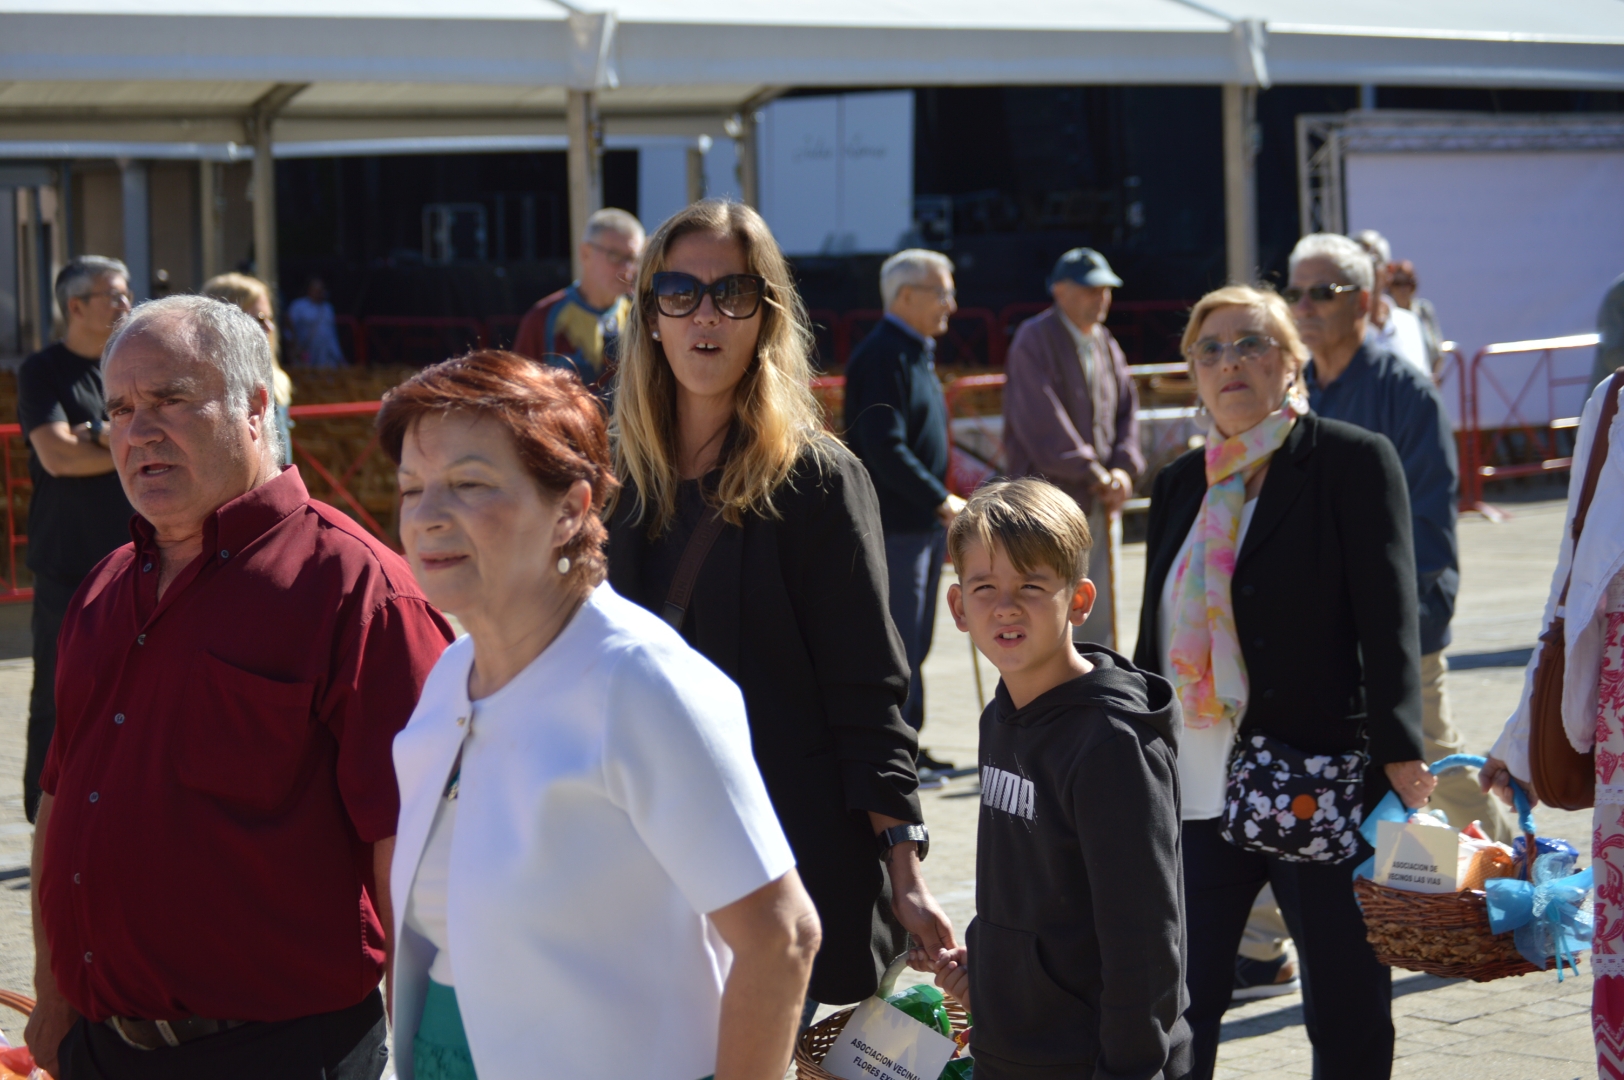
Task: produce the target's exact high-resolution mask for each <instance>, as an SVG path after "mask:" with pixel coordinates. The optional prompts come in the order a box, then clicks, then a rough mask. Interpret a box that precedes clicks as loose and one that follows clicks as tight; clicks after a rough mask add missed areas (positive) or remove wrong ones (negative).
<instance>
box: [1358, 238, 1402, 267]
mask: <svg viewBox="0 0 1624 1080" xmlns="http://www.w3.org/2000/svg"><path fill="white" fill-rule="evenodd" d="M1353 240H1354V243H1356V244H1358V245H1359V246H1360V247H1362V248H1364V249H1365V251H1366V252H1368V253H1369V255H1370V257H1371V258H1372V259H1375V260H1377V261H1378V262H1380V263H1381V264H1382V265H1383V266H1386V265H1387V264H1388V263H1390V262H1392V261H1393V245H1392V244H1389V243H1388V242H1387V237H1385V236H1383V235H1382V234H1381V233H1379V232H1377V231H1376V230H1375V229H1360V230H1359V231H1358V232H1356V233H1354V234H1353Z"/></svg>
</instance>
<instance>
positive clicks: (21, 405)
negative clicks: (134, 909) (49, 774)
mask: <svg viewBox="0 0 1624 1080" xmlns="http://www.w3.org/2000/svg"><path fill="white" fill-rule="evenodd" d="M56 303H57V307H59V308H60V309H61V311H62V318H63V319H64V320H65V321H66V323H67V331H66V332H65V333H64V334H63V335H62V340H61V341H58V342H54V343H53V344H51V345H48V346H46V347H45V348H43V349H41V350H40V351H39V352H37V353H35V354H34V355H33V356H30V357H29V358H28V359H26V360H24V361H23V366H22V368H21V369H20V370H19V371H18V372H17V421H18V423H20V424H21V425H22V429H23V437H24V438H25V439H27V440H28V451H29V453H28V476H29V479H31V480H32V481H33V483H34V495H33V498H32V499H30V500H29V504H28V569H30V570H31V571H33V573H34V615H33V620H32V622H31V624H30V629H31V630H32V632H33V637H34V689H33V691H32V692H31V693H30V694H29V697H28V756H27V758H26V760H25V762H24V764H23V810H24V812H25V813H26V814H27V815H28V820H29V821H33V820H34V816H35V811H36V809H37V808H38V806H39V796H40V789H39V775H40V770H41V769H42V768H44V766H45V751H46V750H47V749H48V748H49V747H50V745H51V733H52V732H53V731H55V730H56V639H57V635H58V633H60V631H61V629H62V620H63V618H64V617H65V616H66V615H67V613H68V602H69V601H70V600H72V599H73V594H74V593H75V592H77V591H78V589H79V583H80V582H81V581H83V580H84V577H85V575H86V574H88V573H90V571H91V569H92V568H93V567H95V565H96V564H97V563H99V562H101V560H102V558H103V557H104V556H105V555H106V554H107V553H108V552H110V551H112V550H113V549H114V548H116V547H119V546H121V545H123V544H127V543H129V541H130V518H131V516H132V515H133V514H134V513H135V511H134V510H132V509H130V501H129V500H128V499H126V498H125V497H124V488H123V487H122V485H120V484H119V480H118V474H117V473H116V472H114V471H113V455H112V452H111V451H109V450H108V449H107V428H106V426H105V425H106V421H107V405H106V402H105V401H104V400H103V396H104V394H103V389H102V371H101V353H102V348H103V347H104V346H105V345H106V344H107V339H108V338H109V337H110V336H111V335H112V333H113V328H114V327H115V326H117V325H118V323H119V320H121V319H123V318H124V316H125V315H127V314H128V313H129V310H130V285H129V271H128V270H126V269H125V267H124V264H123V263H122V262H119V261H118V260H117V259H109V258H104V257H103V256H100V255H81V256H80V257H79V258H77V259H74V260H73V261H72V262H70V263H68V265H66V266H64V267H63V268H62V270H61V272H60V273H58V274H57V275H56Z"/></svg>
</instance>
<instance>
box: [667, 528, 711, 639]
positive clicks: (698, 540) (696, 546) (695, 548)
mask: <svg viewBox="0 0 1624 1080" xmlns="http://www.w3.org/2000/svg"><path fill="white" fill-rule="evenodd" d="M725 524H726V522H724V521H723V520H722V511H721V510H720V509H718V508H717V507H714V506H708V507H706V508H705V516H704V517H702V518H700V519H699V526H698V527H697V528H696V529H694V534H693V535H692V536H690V537H689V538H688V546H687V547H685V548H683V549H682V561H681V562H679V563H678V564H677V576H676V577H674V578H672V579H671V591H670V592H669V593H667V594H666V597H665V610H663V611H662V612H660V616H661V617H662V618H663V619H665V621H666V623H667V624H668V625H669V626H670V627H671V629H673V630H676V631H678V632H679V633H680V632H681V631H682V620H683V618H684V617H685V616H686V615H687V614H688V601H689V600H690V599H692V598H693V595H694V583H695V582H697V581H698V580H699V571H700V570H701V569H703V568H704V566H705V558H706V556H708V555H709V554H710V550H711V548H712V547H713V546H714V545H715V543H716V538H717V537H718V536H721V535H722V526H723V525H725Z"/></svg>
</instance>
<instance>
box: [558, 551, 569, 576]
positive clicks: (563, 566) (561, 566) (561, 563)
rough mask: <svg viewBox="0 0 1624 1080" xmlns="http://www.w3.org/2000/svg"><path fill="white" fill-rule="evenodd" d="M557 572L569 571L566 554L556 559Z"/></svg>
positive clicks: (565, 572) (564, 572)
mask: <svg viewBox="0 0 1624 1080" xmlns="http://www.w3.org/2000/svg"><path fill="white" fill-rule="evenodd" d="M558 572H559V573H560V574H567V573H569V572H570V557H569V556H568V555H565V556H563V557H562V558H560V559H559V560H558Z"/></svg>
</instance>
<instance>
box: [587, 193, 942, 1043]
mask: <svg viewBox="0 0 1624 1080" xmlns="http://www.w3.org/2000/svg"><path fill="white" fill-rule="evenodd" d="M637 282H638V286H637V296H636V302H635V305H634V307H633V311H632V316H631V321H630V323H629V324H628V327H627V331H626V338H625V340H624V341H623V348H622V353H621V369H620V384H619V388H618V390H617V392H616V397H615V406H614V422H613V426H614V431H615V436H616V447H615V458H616V460H615V466H616V469H615V471H616V474H617V475H618V476H619V478H620V480H621V482H622V483H623V485H624V487H623V489H622V490H621V492H620V494H619V496H618V498H617V500H616V503H615V505H614V508H613V510H612V513H611V519H610V532H609V536H610V539H609V580H610V583H611V584H612V585H613V586H614V588H615V591H617V592H619V593H620V594H621V595H623V596H626V597H629V598H630V599H632V600H635V601H637V602H638V603H641V604H643V605H644V606H645V607H647V608H649V609H650V610H652V611H655V612H657V613H659V614H661V615H662V616H664V617H665V618H666V620H667V621H668V622H670V623H671V624H672V625H674V626H676V627H677V628H678V629H679V630H680V631H681V633H682V634H683V636H684V637H685V638H686V639H687V640H688V641H689V643H690V644H692V645H693V646H694V648H696V649H698V650H699V651H700V652H701V653H703V654H704V655H705V656H706V657H708V658H709V659H710V660H711V661H712V662H713V663H715V664H716V665H717V666H718V667H720V668H721V669H722V670H723V671H724V672H726V673H727V674H728V675H730V676H731V677H732V678H733V680H734V681H735V682H737V683H738V684H739V688H740V689H741V690H742V691H743V692H744V700H745V707H746V711H747V712H748V715H749V720H750V732H751V740H752V743H753V746H754V750H755V756H756V762H757V764H758V765H759V766H760V768H761V774H762V778H763V779H764V780H765V781H766V783H767V792H768V795H769V796H770V797H771V799H772V803H773V806H774V808H775V809H776V810H777V812H778V817H779V820H780V822H781V823H782V825H783V828H784V832H785V834H786V835H787V836H788V838H789V842H790V846H791V848H792V849H793V850H794V853H795V859H796V863H797V867H798V869H799V870H800V874H801V879H802V881H803V882H804V883H805V885H806V889H807V891H808V892H809V893H810V894H811V896H812V900H813V903H814V904H815V905H816V907H817V911H818V916H819V918H820V920H821V921H822V925H823V947H822V950H821V951H820V952H819V954H818V958H817V961H816V964H815V966H814V967H813V971H812V982H811V988H810V991H809V993H808V1008H807V1013H806V1017H805V1019H807V1020H809V1019H810V1017H811V1015H812V1011H813V1010H814V1009H815V1007H816V1003H818V1002H829V1003H842V1004H843V1003H846V1002H852V1001H858V1000H861V999H863V998H865V997H867V996H868V995H870V994H872V993H874V991H875V989H876V987H877V986H878V985H879V984H880V982H881V979H882V976H883V975H884V973H885V972H886V970H887V967H888V965H890V964H891V962H892V961H893V960H895V959H896V958H898V957H900V956H902V955H904V954H905V953H906V950H907V945H908V943H907V940H906V936H905V933H904V931H907V932H911V933H912V934H913V935H915V936H916V937H917V938H918V939H919V941H920V943H921V945H922V946H924V947H925V948H927V949H928V950H929V951H930V955H932V956H934V955H936V950H937V949H939V948H951V947H953V946H954V940H953V930H952V927H951V926H950V925H949V923H948V921H947V918H946V916H944V915H943V914H942V912H941V909H940V908H939V907H938V906H937V905H936V902H935V901H934V900H933V899H932V898H931V896H930V893H929V891H928V889H927V888H926V886H925V882H924V878H923V876H922V875H921V873H920V869H919V863H920V860H921V859H923V858H924V856H925V853H926V849H927V848H928V846H929V839H928V836H927V834H926V833H925V831H924V829H923V827H922V826H921V825H920V824H919V823H920V821H921V815H920V810H919V801H918V797H917V795H916V794H915V791H916V789H917V787H918V777H917V775H916V773H915V770H914V754H915V751H916V742H915V736H914V733H913V731H912V729H910V728H909V727H908V726H907V725H906V724H905V723H903V721H902V716H901V712H900V709H901V706H902V703H903V700H904V699H905V698H906V696H907V691H908V667H907V663H906V660H905V659H904V657H903V652H902V643H901V640H900V639H899V638H898V636H897V633H896V630H895V629H894V628H893V627H892V625H891V619H890V615H889V614H888V613H887V608H886V592H885V581H886V571H885V551H884V547H883V544H882V539H881V537H882V535H883V533H882V530H881V527H880V516H879V504H878V500H877V498H876V496H875V494H874V487H873V484H872V483H871V481H870V480H869V478H868V473H867V472H866V470H864V468H863V466H862V464H861V463H860V462H858V460H857V459H856V458H855V457H853V456H852V455H851V453H850V452H848V451H847V450H846V449H845V448H844V447H842V446H841V445H840V444H839V443H838V442H836V441H835V440H834V439H833V437H831V436H830V435H828V434H827V433H826V432H825V431H824V429H823V425H822V423H821V419H822V417H821V414H820V412H819V409H818V405H817V402H816V400H815V399H814V398H813V396H812V392H811V388H810V379H811V374H812V373H811V366H810V362H809V356H810V352H811V348H812V335H811V330H810V327H809V325H808V323H807V318H806V311H805V308H804V307H803V306H802V303H801V299H800V297H799V296H798V295H797V294H796V292H795V286H794V284H793V282H792V280H791V277H790V270H789V265H788V263H787V262H786V261H785V259H784V256H783V254H782V253H781V252H780V251H779V250H778V244H777V242H776V241H774V239H773V237H772V234H771V233H770V232H769V231H768V229H767V225H766V223H765V222H764V221H762V219H761V216H760V215H759V214H757V213H756V212H755V211H754V210H752V209H750V208H749V207H747V206H744V205H741V204H739V203H731V202H723V201H719V200H714V199H711V200H705V201H702V202H697V203H694V204H693V205H691V206H689V207H688V208H686V209H685V210H682V211H680V212H679V213H677V214H676V215H674V216H672V217H671V218H669V219H668V220H667V221H666V222H665V224H663V225H662V226H660V228H659V230H658V231H657V232H656V233H655V234H654V235H653V236H652V237H651V238H650V239H649V242H648V246H647V248H645V250H644V252H643V258H642V264H641V266H640V267H639V271H638V276H637ZM899 923H900V926H899V925H898V924H899Z"/></svg>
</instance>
